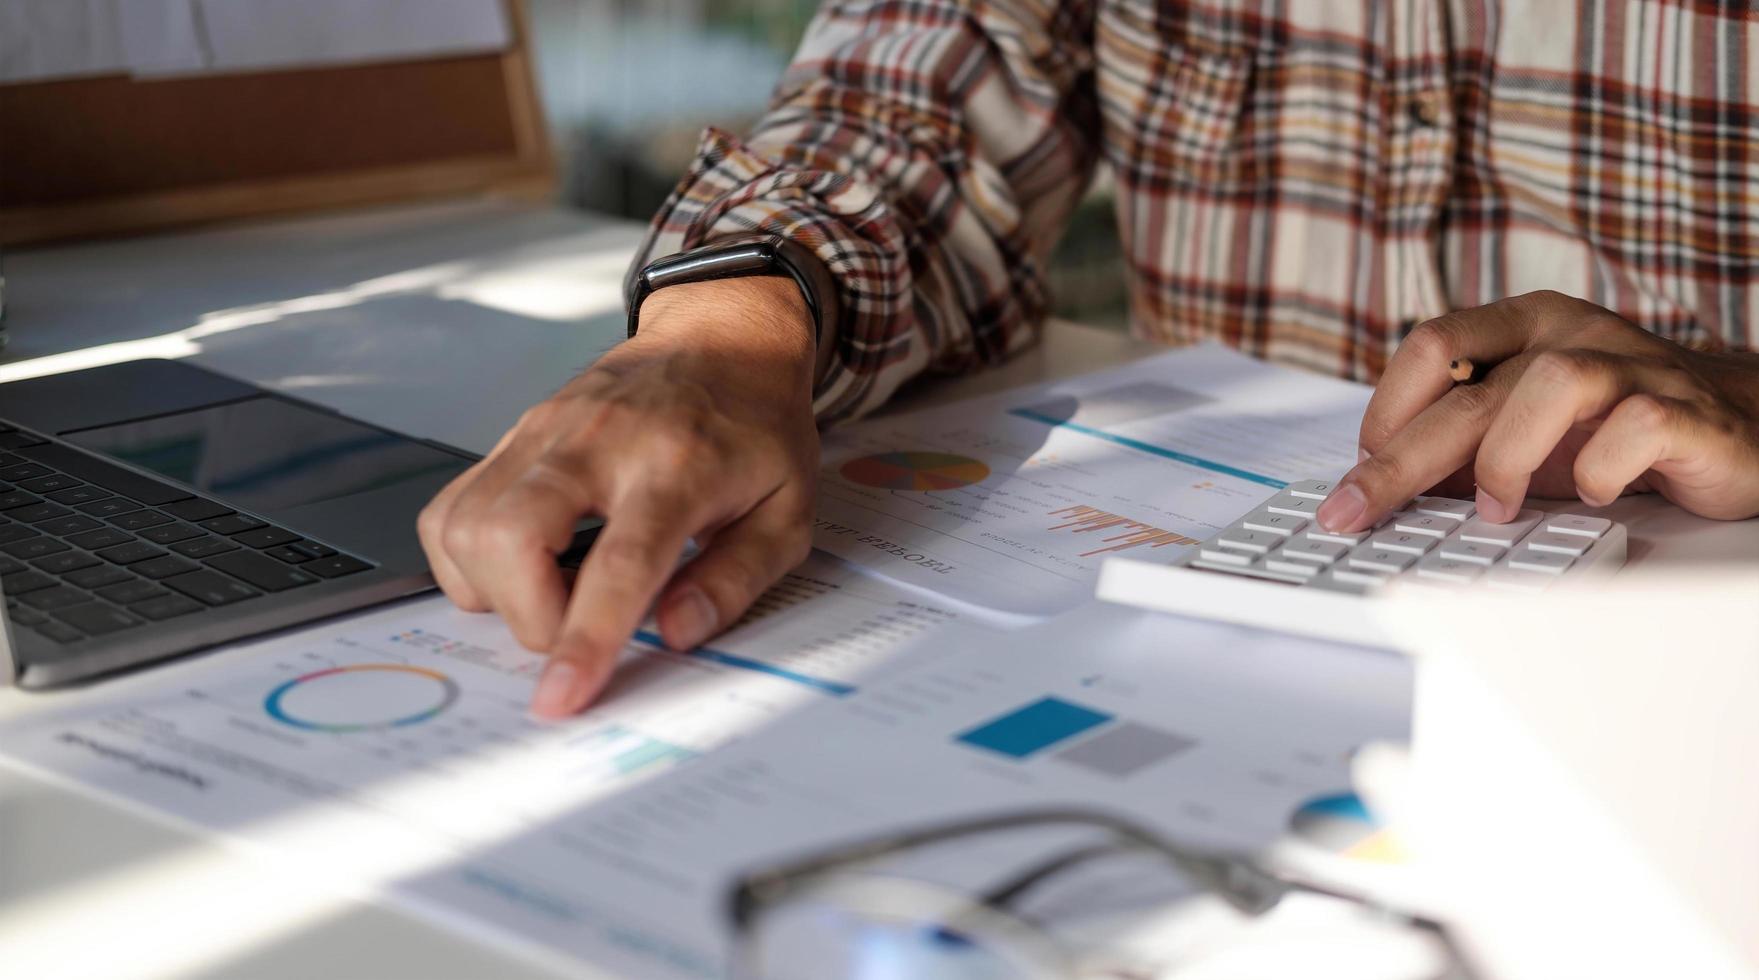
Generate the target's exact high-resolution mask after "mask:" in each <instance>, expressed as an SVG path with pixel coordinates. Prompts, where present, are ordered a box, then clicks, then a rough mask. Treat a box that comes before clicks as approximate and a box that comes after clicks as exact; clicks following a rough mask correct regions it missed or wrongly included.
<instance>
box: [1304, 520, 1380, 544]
mask: <svg viewBox="0 0 1759 980" xmlns="http://www.w3.org/2000/svg"><path fill="white" fill-rule="evenodd" d="M1306 537H1307V539H1308V540H1309V541H1324V542H1327V543H1330V544H1342V545H1358V544H1361V543H1362V542H1364V541H1366V540H1368V532H1367V531H1351V532H1349V533H1345V532H1342V531H1327V530H1324V529H1322V528H1320V527H1319V525H1317V524H1316V525H1314V526H1313V527H1310V528H1308V529H1307V534H1306Z"/></svg>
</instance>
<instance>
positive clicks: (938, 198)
mask: <svg viewBox="0 0 1759 980" xmlns="http://www.w3.org/2000/svg"><path fill="white" fill-rule="evenodd" d="M1092 30H1093V13H1092V9H1091V3H1090V2H1079V3H1049V2H1043V3H1041V2H1035V0H991V2H978V0H970V2H958V0H895V2H878V0H866V2H856V0H844V2H839V0H832V2H828V3H826V4H825V5H824V7H823V8H822V9H821V10H820V11H819V13H818V15H817V16H816V17H815V18H814V19H813V21H812V23H811V25H810V26H809V28H808V29H807V33H806V36H805V39H804V40H803V41H802V43H801V46H800V50H799V52H798V53H797V54H796V55H795V58H794V61H793V63H792V64H791V65H790V66H789V68H788V70H787V72H786V74H785V75H784V76H783V79H782V81H781V83H780V85H779V86H778V87H777V90H776V93H775V95H774V97H773V99H772V102H771V106H770V109H769V111H768V112H767V114H765V115H764V117H763V118H762V119H761V121H760V122H759V123H758V124H757V126H756V128H755V129H754V130H753V131H752V132H751V134H750V135H748V136H746V137H745V138H743V139H740V138H738V137H736V136H734V135H733V134H730V133H727V132H724V131H722V130H718V129H710V130H708V131H707V132H706V133H705V134H704V136H703V139H702V144H701V147H700V151H699V154H698V156H697V158H696V160H695V162H694V163H693V164H692V165H691V167H690V169H689V172H688V173H687V174H686V175H685V176H684V179H683V180H682V181H681V182H680V183H679V185H678V187H677V188H676V190H674V191H673V193H672V195H671V197H670V198H669V199H668V200H667V202H666V204H665V206H664V207H663V208H661V210H660V212H659V214H658V215H656V216H655V218H654V221H653V224H652V225H651V227H650V228H649V231H648V235H647V238H646V241H645V242H644V243H643V246H642V249H641V251H640V253H639V254H638V256H637V258H636V263H637V265H638V266H639V265H641V264H644V263H646V262H647V261H649V260H651V259H652V258H655V257H659V256H663V255H669V254H671V253H674V252H679V251H683V250H686V249H690V248H694V247H697V246H699V245H703V244H706V243H709V242H712V241H714V240H715V239H717V238H724V237H730V236H733V235H744V234H750V233H752V232H762V233H769V234H779V235H783V236H786V237H788V238H790V239H792V240H794V241H797V242H799V243H801V244H803V245H806V246H807V247H809V248H810V249H811V250H812V251H813V252H814V254H815V255H817V257H818V258H819V259H820V260H821V261H823V262H824V263H825V265H826V267H827V268H828V269H829V270H830V272H831V274H832V276H833V278H834V279H835V281H836V283H837V289H838V296H837V307H838V313H837V320H836V323H835V324H834V325H833V329H832V330H831V331H830V332H829V333H828V334H827V336H826V338H825V340H826V341H827V342H829V343H832V344H834V345H835V347H834V353H833V356H832V358H831V366H830V368H829V370H827V371H826V372H825V373H824V375H823V376H821V378H820V379H819V384H818V389H817V391H816V392H815V397H814V408H815V411H816V412H817V414H818V416H819V418H820V420H821V421H822V422H832V421H836V420H840V419H845V418H849V417H853V416H856V415H859V414H861V413H863V412H866V411H868V410H870V409H872V408H873V407H875V406H877V405H879V404H881V403H883V402H884V401H885V400H886V398H887V397H889V396H890V395H891V393H892V392H893V391H895V390H896V389H897V387H898V386H899V385H900V384H902V383H903V382H905V381H907V380H909V379H910V378H912V377H914V376H916V375H919V374H921V373H923V372H925V371H935V372H948V373H953V372H964V371H969V370H972V369H973V368H975V367H977V366H980V365H982V364H986V363H991V362H994V361H998V360H1000V359H1002V358H1004V357H1006V356H1007V355H1008V354H1010V353H1012V352H1014V351H1017V350H1019V349H1021V348H1022V347H1024V346H1026V345H1027V344H1029V343H1030V342H1031V341H1032V339H1033V338H1034V336H1035V335H1036V332H1037V330H1038V328H1039V326H1040V324H1041V323H1042V322H1043V320H1044V318H1045V316H1046V314H1047V311H1048V308H1049V297H1048V295H1047V290H1046V282H1045V266H1046V263H1047V262H1048V259H1049V255H1050V251H1051V249H1052V247H1053V246H1054V245H1055V243H1056V239H1057V237H1058V236H1059V235H1060V234H1061V231H1062V229H1063V226H1064V224H1065V223H1066V221H1067V220H1068V216H1069V213H1070V212H1071V210H1072V209H1073V208H1074V206H1075V204H1076V203H1077V202H1078V201H1079V200H1080V197H1081V195H1082V193H1083V191H1084V190H1085V189H1086V185H1087V182H1088V178H1089V176H1090V175H1091V172H1092V165H1093V160H1094V156H1095V153H1096V144H1097V136H1098V132H1097V131H1098V125H1099V123H1098V112H1097V109H1096V106H1095V103H1094V89H1093V78H1092Z"/></svg>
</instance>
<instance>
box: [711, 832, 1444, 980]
mask: <svg viewBox="0 0 1759 980" xmlns="http://www.w3.org/2000/svg"><path fill="white" fill-rule="evenodd" d="M1149 909H1153V910H1155V911H1154V914H1152V915H1146V914H1145V910H1149ZM1273 910H1282V911H1279V912H1278V915H1277V916H1272V915H1271V913H1272V912H1273ZM1291 910H1293V911H1291ZM728 915H729V917H730V919H731V924H732V927H733V935H734V972H735V974H736V975H737V976H740V977H744V978H748V980H808V978H810V980H825V978H832V977H843V978H852V980H905V978H909V980H953V978H958V980H1002V978H1007V980H1051V978H1064V977H1075V976H1108V977H1130V976H1142V977H1148V976H1153V977H1156V978H1167V977H1178V976H1181V975H1182V974H1183V975H1197V974H1201V975H1203V976H1218V975H1228V976H1235V975H1239V974H1240V971H1238V970H1235V971H1231V972H1230V971H1227V970H1223V971H1222V972H1210V971H1211V970H1215V969H1216V968H1217V966H1218V965H1225V964H1227V963H1229V962H1236V963H1239V962H1244V961H1246V960H1252V959H1254V958H1256V959H1257V960H1259V961H1261V965H1262V961H1263V960H1264V958H1265V957H1264V954H1265V953H1266V952H1267V950H1269V951H1271V952H1272V953H1273V954H1275V953H1276V951H1277V950H1279V949H1280V953H1281V954H1284V955H1287V956H1289V957H1291V959H1290V963H1291V964H1292V968H1293V970H1294V971H1295V973H1298V974H1299V975H1301V976H1307V977H1319V976H1351V977H1366V976H1371V975H1372V976H1385V977H1389V978H1392V977H1396V978H1400V980H1469V978H1470V977H1471V976H1472V974H1471V971H1470V970H1469V969H1468V967H1467V964H1466V962H1465V960H1464V958H1463V957H1462V956H1461V955H1460V953H1459V951H1458V949H1457V948H1456V947H1455V946H1454V944H1453V943H1452V941H1451V940H1450V939H1449V937H1448V935H1447V933H1446V932H1445V931H1444V930H1443V928H1442V927H1441V926H1440V925H1439V924H1437V923H1435V922H1433V921H1431V920H1429V919H1427V918H1424V917H1422V916H1420V915H1414V914H1408V913H1403V912H1399V911H1397V910H1394V909H1389V908H1386V907H1384V906H1381V905H1378V904H1376V903H1374V902H1372V901H1370V900H1368V899H1366V898H1363V897H1360V896H1355V895H1350V894H1346V893H1343V892H1339V891H1336V890H1334V889H1331V888H1328V887H1326V886H1323V885H1320V884H1317V883H1312V882H1304V881H1296V880H1293V879H1291V878H1290V877H1288V876H1286V875H1284V874H1278V873H1275V872H1272V871H1271V870H1269V869H1267V868H1265V867H1263V866H1262V865H1260V864H1259V863H1257V862H1255V861H1253V860H1252V859H1250V858H1248V857H1244V856H1240V855H1235V854H1228V853H1221V852H1215V851H1207V850H1202V849H1197V848H1192V847H1187V846H1184V845H1181V844H1177V843H1174V842H1171V841H1168V840H1166V839H1164V838H1162V837H1160V836H1158V835H1156V834H1154V833H1152V832H1150V831H1147V830H1145V829H1143V828H1141V827H1139V826H1137V825H1136V824H1134V823H1131V822H1129V821H1127V820H1123V819H1119V818H1116V817H1113V816H1111V815H1108V814H1104V813H1099V812H1090V811H1084V810H1073V809H1071V810H1040V811H1032V812H1018V813H1011V814H1004V815H999V816H993V817H986V818H979V819H971V820H963V821H959V822H954V823H948V824H944V825H940V826H934V827H928V828H924V829H920V830H914V831H908V832H901V833H896V834H888V835H884V836H880V837H874V838H870V839H866V840H861V841H855V842H851V843H848V844H845V845H842V846H838V847H834V848H830V849H827V850H823V851H820V852H818V853H815V854H811V855H808V856H805V857H802V858H798V859H794V860H791V861H788V862H786V863H782V864H777V865H775V866H772V867H769V868H765V869H761V870H758V871H754V872H752V873H749V874H747V875H745V876H743V877H742V878H741V879H740V880H739V881H738V882H737V883H736V884H735V886H734V887H733V888H732V890H731V892H730V895H729V901H728ZM1281 916H1289V917H1291V919H1290V921H1291V923H1292V925H1290V926H1288V927H1287V928H1282V929H1281V930H1280V932H1279V931H1278V929H1277V927H1276V926H1274V925H1273V920H1274V919H1276V918H1278V917H1281ZM1303 937H1306V938H1308V939H1312V940H1315V941H1314V942H1311V943H1308V944H1307V946H1303V942H1302V940H1303ZM1354 940H1361V941H1360V942H1357V941H1354ZM1278 943H1280V944H1281V946H1280V947H1278V946H1277V944H1278ZM1309 947H1311V948H1309ZM1364 956H1366V957H1367V959H1366V960H1364V959H1363V957H1364ZM1352 958H1354V960H1353V959H1352ZM1357 961H1360V962H1357ZM1353 962H1354V965H1352V964H1353ZM1365 962H1372V963H1374V964H1378V965H1375V966H1372V967H1369V969H1370V970H1371V972H1368V973H1364V972H1362V969H1363V965H1362V964H1363V963H1365ZM1374 970H1378V971H1381V972H1372V971H1374ZM1386 971H1391V972H1386ZM1258 975H1295V974H1294V973H1280V974H1279V973H1260V974H1258Z"/></svg>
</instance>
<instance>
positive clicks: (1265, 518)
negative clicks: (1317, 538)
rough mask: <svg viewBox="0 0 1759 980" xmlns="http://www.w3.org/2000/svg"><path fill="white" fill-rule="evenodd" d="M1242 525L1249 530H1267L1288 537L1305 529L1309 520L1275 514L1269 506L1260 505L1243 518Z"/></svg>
mask: <svg viewBox="0 0 1759 980" xmlns="http://www.w3.org/2000/svg"><path fill="white" fill-rule="evenodd" d="M1240 526H1241V527H1243V528H1245V529H1246V530H1248V531H1265V532H1267V533H1270V534H1275V535H1278V536H1280V537H1285V538H1286V537H1288V536H1289V535H1291V534H1294V533H1295V532H1296V531H1300V530H1303V529H1305V528H1306V527H1307V521H1306V519H1304V518H1300V517H1293V516H1290V515H1288V514H1275V513H1272V512H1271V511H1270V509H1269V508H1268V507H1260V508H1259V509H1258V510H1255V511H1253V512H1252V513H1250V514H1247V515H1246V516H1245V517H1244V518H1241V520H1240Z"/></svg>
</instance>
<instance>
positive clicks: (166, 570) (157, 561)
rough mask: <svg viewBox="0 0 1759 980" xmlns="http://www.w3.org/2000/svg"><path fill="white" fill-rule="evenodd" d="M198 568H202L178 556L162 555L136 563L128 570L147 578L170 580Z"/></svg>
mask: <svg viewBox="0 0 1759 980" xmlns="http://www.w3.org/2000/svg"><path fill="white" fill-rule="evenodd" d="M198 567H200V566H198V565H197V564H196V563H195V562H192V561H189V560H188V559H184V558H179V557H177V556H176V555H162V556H160V557H158V558H148V559H147V560H146V561H139V562H135V563H134V564H132V565H130V566H128V570H129V571H131V572H133V573H134V574H136V575H144V576H146V577H147V578H153V579H158V578H170V577H171V576H173V575H182V574H183V573H184V572H192V571H195V570H196V569H197V568H198Z"/></svg>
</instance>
